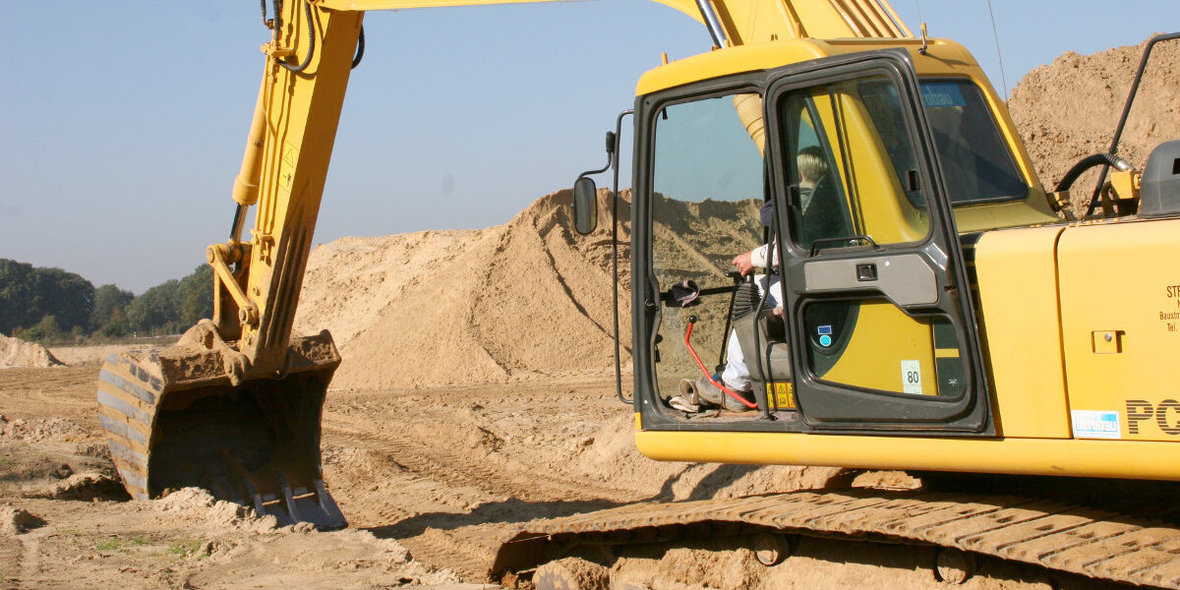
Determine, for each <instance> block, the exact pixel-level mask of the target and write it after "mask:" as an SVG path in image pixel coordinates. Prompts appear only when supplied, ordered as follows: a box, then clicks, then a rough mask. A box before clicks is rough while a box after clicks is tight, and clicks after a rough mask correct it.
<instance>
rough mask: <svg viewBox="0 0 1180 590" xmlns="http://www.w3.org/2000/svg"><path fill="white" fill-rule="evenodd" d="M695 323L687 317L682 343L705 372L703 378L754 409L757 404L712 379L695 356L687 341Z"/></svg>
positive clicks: (699, 358) (699, 359)
mask: <svg viewBox="0 0 1180 590" xmlns="http://www.w3.org/2000/svg"><path fill="white" fill-rule="evenodd" d="M695 323H696V320H694V319H693V318H689V320H688V330H687V331H686V332H685V333H684V345H685V346H687V347H688V352H691V353H692V358H694V359H696V361H697V366H698V367H700V368H701V372H702V373H704V374H705V379H708V380H709V383H712V384H713V385H714V386H715V387H717V389H720V390H721V391H723V392H725V394H726V395H728V396H729V397H732V398H733V399H736V400H737V401H739V402H742V404H744V405H745V406H746V407H747V408H750V409H756V408H757V407H758V404H755V403H752V402H749V401H746V398H744V397H742V396H740V395H738V394H736V393H734V392H732V391H730V390H729V388H728V387H726V386H724V385H722V384H721V383H718V382H717V381H714V380H713V375H711V374H710V373H709V369H706V368H705V363H702V362H701V357H699V356H697V351H696V350H694V349H693V347H692V342H689V339H690V338H692V325H693V324H695Z"/></svg>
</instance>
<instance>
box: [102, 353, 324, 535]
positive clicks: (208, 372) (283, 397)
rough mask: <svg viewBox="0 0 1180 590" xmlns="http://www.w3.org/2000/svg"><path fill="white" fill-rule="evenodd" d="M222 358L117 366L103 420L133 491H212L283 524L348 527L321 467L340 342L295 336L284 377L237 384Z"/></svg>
mask: <svg viewBox="0 0 1180 590" xmlns="http://www.w3.org/2000/svg"><path fill="white" fill-rule="evenodd" d="M220 356H221V353H220V352H218V351H216V350H209V349H201V348H194V347H184V346H176V347H169V348H162V349H151V350H142V351H129V352H125V353H120V354H115V355H112V356H111V357H110V358H108V359H107V361H106V363H105V364H104V365H103V368H102V371H101V373H100V375H99V381H98V404H99V423H100V424H101V425H102V428H103V430H104V431H105V432H106V435H107V443H108V446H109V447H110V450H111V455H112V457H113V458H114V461H115V466H116V468H117V469H118V471H119V475H120V477H121V478H122V479H123V483H124V486H125V487H126V488H127V491H128V492H129V493H130V494H131V496H132V497H133V498H135V499H138V500H146V499H149V498H155V497H159V496H160V495H161V494H163V493H165V492H166V491H168V490H176V489H180V488H183V487H190V486H195V487H203V488H206V489H208V490H209V491H210V493H212V494H213V496H214V497H216V498H218V499H220V500H227V501H231V502H235V503H238V504H242V505H246V506H250V507H252V508H253V509H254V510H255V511H256V512H257V513H258V514H259V515H265V514H272V515H274V516H275V517H276V518H277V519H278V521H279V523H280V524H282V525H287V524H294V523H296V522H311V523H313V524H314V525H315V526H316V527H317V528H321V529H334V528H341V527H344V526H347V521H346V520H345V518H344V515H343V514H342V513H341V512H340V509H339V508H338V507H337V506H336V503H335V501H333V500H332V497H331V496H330V495H329V494H328V492H327V490H326V489H325V487H324V484H323V476H322V475H321V470H320V452H319V445H320V416H321V412H322V408H323V402H324V394H325V393H326V391H327V387H328V383H329V381H330V380H331V378H332V373H333V372H334V371H335V369H336V367H337V366H338V365H339V362H340V357H339V355H338V354H337V353H336V349H335V346H334V345H333V344H332V341H331V336H329V335H328V334H327V333H326V332H325V333H322V334H321V335H319V336H315V337H311V338H297V339H293V340H292V344H291V347H290V348H289V354H288V356H289V359H290V361H291V362H289V369H288V372H287V373H286V374H285V375H284V376H283V377H282V378H275V377H274V376H266V377H261V378H247V379H245V380H243V381H242V382H241V384H240V385H237V386H234V385H232V384H231V380H230V379H229V377H228V376H227V375H226V374H225V373H224V371H222V370H221V367H222V366H223V363H222V362H221V359H220Z"/></svg>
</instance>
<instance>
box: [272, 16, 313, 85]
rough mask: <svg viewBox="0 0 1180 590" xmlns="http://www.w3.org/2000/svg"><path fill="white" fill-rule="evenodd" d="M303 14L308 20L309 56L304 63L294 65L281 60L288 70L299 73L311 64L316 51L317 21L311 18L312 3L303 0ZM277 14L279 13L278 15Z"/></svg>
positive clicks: (276, 24) (280, 62) (276, 22)
mask: <svg viewBox="0 0 1180 590" xmlns="http://www.w3.org/2000/svg"><path fill="white" fill-rule="evenodd" d="M303 14H304V17H305V19H306V20H307V56H306V57H304V58H303V63H300V64H299V65H297V66H293V65H291V64H289V63H287V62H285V61H279V65H280V66H283V67H284V68H286V70H287V71H288V72H291V73H294V74H298V73H300V72H302V71H303V70H306V69H307V66H308V65H310V64H311V56H312V55H313V54H314V53H315V34H316V33H315V23H313V22H312V20H311V3H310V2H308V1H307V0H303ZM276 16H277V15H276ZM275 28H276V30H277V29H278V19H277V18H276V19H275Z"/></svg>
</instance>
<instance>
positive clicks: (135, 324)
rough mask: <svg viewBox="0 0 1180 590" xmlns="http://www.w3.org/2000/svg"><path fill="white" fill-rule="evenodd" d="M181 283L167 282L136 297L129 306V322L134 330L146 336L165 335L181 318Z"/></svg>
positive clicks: (174, 280) (176, 281)
mask: <svg viewBox="0 0 1180 590" xmlns="http://www.w3.org/2000/svg"><path fill="white" fill-rule="evenodd" d="M179 286H180V281H178V280H176V279H172V280H170V281H166V282H164V283H161V284H159V285H156V286H155V287H152V288H151V289H148V290H147V291H144V292H143V295H140V296H139V297H136V298H135V300H134V301H132V302H131V304H130V305H128V306H127V321H128V322H129V324H130V327H131V329H132V330H135V331H136V332H139V333H141V334H144V335H148V334H152V335H154V334H164V333H166V332H167V331H168V330H167V328H169V327H170V324H172V323H174V322H175V321H176V320H177V319H178V318H179V316H180V313H179V311H178V310H177V308H176V293H177V289H178V288H179Z"/></svg>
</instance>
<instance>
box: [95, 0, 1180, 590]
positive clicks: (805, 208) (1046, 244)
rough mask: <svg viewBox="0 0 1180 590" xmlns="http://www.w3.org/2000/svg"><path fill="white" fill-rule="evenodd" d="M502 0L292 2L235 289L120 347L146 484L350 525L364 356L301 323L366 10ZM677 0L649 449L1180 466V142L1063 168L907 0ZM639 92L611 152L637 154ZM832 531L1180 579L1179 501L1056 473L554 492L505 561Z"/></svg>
mask: <svg viewBox="0 0 1180 590" xmlns="http://www.w3.org/2000/svg"><path fill="white" fill-rule="evenodd" d="M499 1H500V0H487V1H485V0H286V1H280V2H278V3H277V4H276V6H275V10H274V12H273V15H271V16H272V18H269V19H266V14H265V11H264V20H265V22H266V23H267V25H268V27H269V28H270V29H271V31H272V37H271V40H270V41H269V42H268V43H266V44H265V45H264V46H263V50H264V52H265V53H266V65H265V69H264V73H263V78H262V83H261V87H260V89H259V93H258V100H257V104H256V106H255V111H254V118H253V123H252V125H251V129H250V133H249V138H248V141H247V147H246V153H245V156H244V158H243V163H242V167H241V172H240V174H239V175H238V177H237V178H236V180H235V183H234V188H233V200H234V202H235V203H236V207H237V209H236V213H235V215H234V218H233V223H232V228H231V231H230V237H229V240H228V241H227V242H226V243H224V244H217V245H214V246H210V247H209V248H208V250H207V258H208V261H209V264H210V265H211V266H212V267H213V269H214V271H215V286H214V293H215V299H214V317H213V318H212V319H210V320H205V321H202V322H201V323H199V324H198V325H197V326H194V327H193V328H192V329H190V330H189V331H188V332H187V333H186V334H185V335H184V336H183V337H182V338H181V341H180V342H179V343H178V344H177V345H175V346H172V347H167V348H157V349H145V350H140V351H130V352H124V353H120V354H116V355H113V356H111V357H110V358H109V359H108V360H107V362H106V363H105V364H104V366H103V368H102V371H101V374H100V378H99V384H98V401H99V419H100V422H101V424H102V427H103V428H104V430H105V431H106V433H107V436H108V441H109V446H110V450H111V454H112V455H113V457H114V460H115V463H116V466H117V468H118V471H119V474H120V476H121V477H122V479H123V482H124V484H125V486H126V488H127V490H128V492H129V493H130V494H131V495H132V497H134V498H137V499H147V498H153V497H158V496H160V495H161V494H164V493H166V492H167V491H168V490H171V489H178V488H181V487H185V486H200V487H204V488H207V489H209V490H211V491H212V492H213V493H214V495H215V496H217V497H219V498H223V499H227V500H232V501H235V502H238V503H241V504H244V505H248V506H252V507H253V508H254V509H255V510H256V511H257V512H259V513H261V514H274V515H276V516H277V517H278V518H279V520H280V522H285V523H289V522H297V521H308V522H312V523H314V524H315V525H317V526H318V527H321V528H339V527H342V526H345V525H346V520H345V517H344V515H343V514H342V513H341V512H340V510H339V508H338V507H337V506H336V504H335V503H334V502H333V500H332V497H331V495H330V494H329V493H328V491H327V489H326V488H325V486H324V483H323V480H322V473H321V465H320V453H319V444H320V428H321V427H320V418H321V411H322V406H323V401H324V396H325V393H326V390H327V387H328V384H329V382H330V380H331V377H332V373H333V372H334V371H335V369H336V368H337V366H338V365H339V362H340V356H339V354H338V352H337V351H336V348H335V346H334V344H333V342H332V338H331V336H330V335H329V334H328V333H327V332H326V331H325V332H321V333H320V334H318V335H314V336H301V337H297V336H293V335H292V334H291V329H292V322H293V319H294V315H295V309H296V305H297V302H298V297H299V292H300V289H301V286H302V281H303V276H304V269H305V266H306V263H307V258H308V254H309V250H310V246H311V243H312V234H313V231H314V229H315V223H316V218H317V215H318V209H319V205H320V200H321V195H322V192H323V186H324V179H325V176H326V174H327V170H328V162H329V159H330V155H331V150H332V145H333V142H334V138H335V133H336V127H337V122H338V120H339V114H340V109H341V106H342V103H343V99H344V95H345V89H346V86H347V82H348V78H349V76H350V73H351V70H352V69H353V68H354V67H356V65H357V64H358V63H359V62H360V60H361V58H362V56H363V49H364V35H363V29H362V18H363V15H364V12H365V11H367V10H377V9H391V10H399V9H409V8H426V7H433V6H454V5H471V4H490V3H497V2H499ZM541 1H545V0H541ZM658 1H659V2H661V3H663V4H666V5H668V6H670V7H672V8H674V9H677V10H679V11H681V12H683V13H685V14H687V15H689V16H690V17H692V18H694V19H696V20H697V21H699V22H701V23H702V24H703V25H705V28H706V29H707V31H708V33H709V34H710V35H711V36H712V46H713V47H712V50H711V51H706V52H705V53H703V54H701V55H698V56H694V57H690V58H686V59H682V60H677V61H674V62H671V63H665V64H664V65H662V66H660V67H657V68H655V69H654V70H651V71H649V72H648V73H646V74H645V75H644V76H643V77H642V78H641V79H640V80H639V83H638V86H637V90H636V98H635V106H634V109H633V111H632V112H629V113H627V114H629V115H630V116H631V117H632V118H633V129H634V150H633V151H634V163H633V173H634V178H633V196H632V203H631V219H630V223H631V235H632V238H631V239H632V248H631V252H632V260H631V264H632V267H631V268H632V270H631V272H632V277H633V281H632V333H633V335H634V340H633V342H634V344H633V359H634V388H633V396H632V397H630V398H624V401H626V402H627V403H629V404H631V405H632V406H633V409H634V415H635V425H636V444H637V445H638V448H639V450H640V451H642V452H643V453H644V454H645V455H647V456H649V457H652V458H655V459H660V460H675V461H698V462H699V461H709V462H726V463H747V464H792V465H840V466H847V467H850V468H864V469H902V470H911V471H929V472H967V473H996V474H1021V475H1041V476H1075V477H1088V478H1097V479H1099V480H1112V479H1126V480H1161V481H1176V480H1180V461H1177V459H1178V458H1180V446H1178V445H1177V442H1180V441H1177V440H1175V439H1176V437H1180V402H1178V401H1176V400H1177V398H1180V393H1177V388H1176V386H1175V385H1174V384H1175V383H1177V382H1180V364H1177V363H1175V362H1173V361H1172V360H1170V359H1172V357H1173V356H1174V355H1175V353H1176V352H1177V351H1180V328H1178V325H1180V286H1178V285H1180V276H1178V275H1177V274H1176V270H1175V268H1174V264H1173V263H1172V262H1170V261H1171V259H1172V258H1174V257H1175V256H1176V255H1177V254H1178V253H1180V238H1177V236H1180V164H1178V163H1180V142H1168V143H1165V144H1162V145H1161V146H1159V147H1158V148H1157V149H1156V150H1155V151H1154V152H1153V153H1152V155H1151V156H1150V158H1149V160H1148V161H1147V164H1146V166H1145V167H1144V169H1143V170H1142V171H1137V170H1133V169H1131V168H1130V166H1129V165H1128V164H1127V163H1126V162H1125V161H1123V160H1121V159H1120V158H1118V157H1117V156H1116V155H1115V154H1114V152H1115V148H1116V146H1117V141H1118V140H1117V135H1118V132H1116V139H1115V142H1114V144H1113V145H1112V147H1111V150H1110V153H1106V154H1098V155H1095V156H1094V157H1091V158H1087V159H1085V160H1083V161H1082V162H1079V164H1078V166H1076V167H1075V168H1074V170H1071V172H1070V173H1069V174H1068V175H1067V177H1066V178H1065V179H1063V181H1062V183H1061V184H1060V185H1059V186H1058V187H1057V190H1055V191H1052V192H1048V191H1046V190H1045V189H1044V188H1043V187H1042V185H1041V182H1040V181H1039V180H1038V178H1037V176H1036V174H1035V172H1034V167H1033V165H1032V163H1031V162H1030V160H1029V156H1028V154H1027V152H1026V151H1025V149H1024V147H1023V145H1022V143H1021V141H1020V139H1019V135H1018V133H1017V130H1016V128H1015V126H1014V125H1013V123H1012V121H1011V119H1010V117H1009V115H1008V112H1007V108H1006V107H1005V105H1004V103H1003V101H1002V100H1001V98H1000V97H998V96H997V95H996V93H995V91H994V89H993V88H992V87H991V85H990V84H989V83H988V81H987V80H986V78H985V77H984V75H983V73H982V71H981V69H980V68H979V66H978V65H977V64H976V62H975V60H974V59H973V58H972V57H971V55H970V54H969V53H968V52H967V51H966V50H965V49H964V48H963V47H961V46H960V45H958V44H956V43H954V42H952V41H948V40H943V39H928V38H926V35H925V33H924V32H923V33H922V34H921V35H920V36H915V35H913V34H912V33H911V32H910V31H909V29H908V28H907V27H906V26H905V25H904V24H903V23H902V22H901V20H900V18H899V17H898V16H897V14H896V13H895V12H894V11H893V9H892V8H891V7H890V6H889V4H888V3H887V2H886V1H885V0H806V1H802V0H797V1H782V2H762V1H760V0H658ZM1177 36H1178V35H1169V36H1163V37H1159V38H1157V39H1156V40H1166V39H1173V38H1176V37H1177ZM1153 44H1154V41H1153ZM1148 53H1150V50H1149V52H1148ZM1146 59H1147V54H1145V56H1144V61H1145V62H1146ZM1142 71H1143V68H1142V67H1141V68H1140V73H1139V75H1140V76H1141V75H1142ZM1137 80H1138V78H1137ZM1128 108H1129V103H1128ZM1124 118H1125V113H1124ZM622 121H623V117H620V119H619V123H618V124H617V125H618V126H617V129H616V132H614V133H612V134H608V152H609V156H610V163H608V166H607V168H604V169H603V170H602V171H605V170H607V169H609V168H611V167H613V168H614V169H615V171H616V179H617V170H618V153H619V150H618V145H619V134H620V133H621V131H622ZM1120 130H1121V124H1120ZM1094 166H1101V167H1103V170H1104V171H1103V175H1102V176H1103V180H1102V182H1100V186H1099V187H1098V188H1097V189H1096V190H1095V192H1094V195H1093V197H1092V199H1091V200H1090V202H1089V207H1088V210H1087V212H1086V215H1085V216H1083V218H1081V219H1077V218H1075V217H1074V215H1073V214H1072V213H1071V210H1070V208H1069V206H1068V203H1069V196H1068V193H1069V188H1070V184H1071V183H1072V182H1073V180H1074V179H1076V178H1077V176H1078V175H1079V174H1080V173H1081V172H1083V171H1085V170H1087V169H1089V168H1091V167H1094ZM1111 167H1113V168H1115V171H1114V172H1113V173H1112V174H1111V175H1110V176H1109V179H1107V174H1106V169H1108V168H1111ZM600 172H601V171H600ZM617 194H618V191H617V187H616V191H615V195H616V197H614V198H616V199H617ZM596 195H597V191H596V190H595V187H594V186H593V182H592V181H590V180H589V177H588V176H586V175H584V176H583V177H580V178H579V180H578V182H577V183H576V184H575V190H574V201H575V218H576V220H577V225H578V229H579V231H590V230H592V229H593V228H594V226H595V223H596V215H595V212H596V211H597V210H598V204H597V203H596V202H595V199H596ZM616 203H617V201H616ZM250 209H254V224H253V228H252V230H251V231H250V233H249V235H246V234H245V226H246V218H247V214H248V213H249V210H250ZM1099 210H1100V211H1099ZM690 246H691V247H690ZM743 253H746V254H747V257H746V258H745V260H748V261H749V262H748V263H746V264H744V265H743V264H738V268H739V270H738V271H734V270H733V264H732V263H734V262H736V261H737V260H738V258H735V257H739V256H740V255H742V254H743ZM743 266H744V267H743ZM616 299H617V298H616ZM617 321H618V320H617V317H616V325H617ZM694 327H696V328H697V331H696V335H695V339H694V335H693V329H694ZM702 355H704V356H705V357H708V358H710V359H712V358H713V357H716V364H715V365H712V366H707V365H706V363H705V361H704V360H703V359H702ZM620 397H623V396H622V388H621V387H620ZM721 525H725V526H721ZM1120 527H1121V528H1120ZM637 531H641V532H642V534H640V533H637ZM799 533H802V534H821V535H833V534H844V535H854V536H867V537H872V538H876V537H880V538H885V539H888V540H891V541H894V542H898V541H900V542H907V543H915V544H933V545H936V546H940V547H944V548H946V550H947V551H946V552H945V555H946V556H947V557H946V559H947V560H948V563H952V565H953V564H960V563H962V562H965V560H966V558H965V557H964V556H965V555H966V556H969V555H975V554H991V555H996V556H999V557H1000V558H1002V559H1011V560H1017V561H1024V562H1029V563H1033V564H1036V565H1039V566H1041V567H1044V568H1048V569H1051V570H1059V571H1066V572H1074V573H1080V574H1082V575H1086V576H1090V577H1097V578H1105V579H1112V580H1116V581H1123V582H1131V583H1137V584H1145V585H1157V586H1165V587H1180V560H1177V559H1175V556H1174V553H1175V550H1176V549H1177V548H1180V535H1178V534H1177V531H1176V530H1175V529H1174V528H1170V527H1167V526H1155V525H1151V524H1143V523H1138V522H1136V521H1132V520H1128V519H1123V518H1114V517H1108V516H1104V513H1099V512H1094V511H1083V510H1080V509H1076V510H1075V509H1074V508H1073V507H1070V506H1067V505H1061V504H1056V503H1047V502H1038V501H1023V502H1010V501H1007V503H1005V502H998V501H994V500H992V499H991V498H990V497H987V496H971V497H964V496H953V495H951V496H947V495H941V496H924V495H922V494H911V495H907V496H903V497H898V496H889V495H881V494H874V493H868V492H865V493H846V494H840V493H814V494H792V495H786V496H760V497H757V498H751V499H744V500H741V501H731V502H728V503H725V504H724V505H722V504H718V503H710V502H704V503H687V504H671V505H646V504H645V505H641V506H632V507H624V508H622V509H618V510H614V511H602V512H596V513H591V514H588V515H582V516H580V517H575V518H572V519H566V520H562V521H554V522H553V523H550V524H547V525H544V526H540V527H534V528H533V529H531V530H529V531H524V532H522V533H521V534H520V535H518V536H517V537H516V538H514V539H513V540H512V541H511V542H509V543H506V544H505V545H504V547H503V548H502V549H501V551H500V555H499V556H498V557H497V561H496V563H495V564H494V565H493V566H492V567H491V574H492V576H493V577H494V578H496V579H508V578H512V579H519V578H516V577H515V576H518V575H519V574H520V572H526V573H528V572H533V573H535V574H536V576H534V581H535V582H536V583H537V584H538V585H539V586H546V585H552V584H555V583H556V584H558V585H560V584H561V583H566V582H568V580H562V579H561V576H560V572H557V573H555V570H543V569H541V570H538V569H536V568H537V566H538V565H541V564H543V563H545V562H547V561H550V560H553V559H558V558H560V557H562V556H564V555H570V554H573V553H576V552H577V551H578V549H577V548H578V547H582V548H583V549H585V548H586V547H590V546H593V547H596V548H598V549H601V548H602V547H616V546H619V545H625V544H627V543H631V542H634V541H635V540H636V539H638V538H646V539H653V538H660V539H666V538H673V537H676V536H677V535H704V534H712V535H717V534H726V535H746V536H749V537H750V538H751V539H754V542H755V543H756V544H757V545H758V547H759V548H760V551H759V555H760V559H761V556H762V555H770V556H771V557H768V558H767V560H768V562H773V561H775V560H777V559H779V558H781V555H782V554H784V553H785V552H786V551H787V550H788V549H789V546H790V543H789V542H787V541H786V540H784V539H787V538H788V536H789V535H790V534H799ZM602 553H603V552H602V551H599V552H598V554H602ZM606 553H609V551H608V552H606ZM582 554H586V551H582ZM1127 555H1133V556H1134V559H1135V560H1136V561H1135V562H1134V566H1133V567H1126V564H1125V563H1124V562H1125V561H1127V559H1128V558H1127V557H1126V556H1127ZM1120 559H1121V560H1122V561H1120ZM959 569H962V568H961V567H960V568H959ZM547 572H548V573H547ZM506 576H507V577H506Z"/></svg>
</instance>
